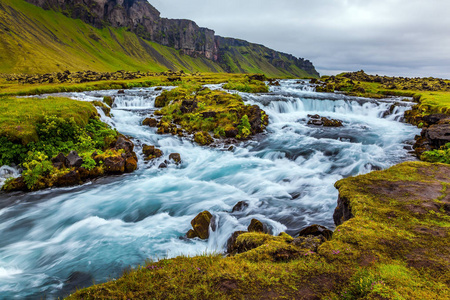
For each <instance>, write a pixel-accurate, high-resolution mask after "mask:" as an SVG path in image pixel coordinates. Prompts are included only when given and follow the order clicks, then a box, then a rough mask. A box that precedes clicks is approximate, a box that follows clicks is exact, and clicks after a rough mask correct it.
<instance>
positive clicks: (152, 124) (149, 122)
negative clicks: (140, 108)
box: [142, 118, 158, 127]
mask: <svg viewBox="0 0 450 300" xmlns="http://www.w3.org/2000/svg"><path fill="white" fill-rule="evenodd" d="M142 125H146V126H149V127H157V126H158V120H156V119H154V118H146V119H145V120H144V121H143V122H142Z"/></svg>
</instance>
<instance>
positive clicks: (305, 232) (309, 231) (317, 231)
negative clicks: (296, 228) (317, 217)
mask: <svg viewBox="0 0 450 300" xmlns="http://www.w3.org/2000/svg"><path fill="white" fill-rule="evenodd" d="M310 235H312V236H323V237H324V238H326V239H327V240H329V239H331V237H332V236H333V231H331V230H329V229H327V228H326V227H325V226H322V225H317V224H314V225H311V226H308V227H306V228H303V229H302V230H300V232H299V233H298V236H310Z"/></svg>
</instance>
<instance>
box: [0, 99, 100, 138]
mask: <svg viewBox="0 0 450 300" xmlns="http://www.w3.org/2000/svg"><path fill="white" fill-rule="evenodd" d="M96 114H97V111H96V109H95V108H94V106H93V105H92V104H91V103H89V102H82V101H76V100H71V99H67V98H62V97H49V98H45V99H39V98H13V97H3V98H0V136H5V137H7V138H8V139H9V140H11V141H16V142H19V143H21V144H24V145H26V144H28V143H29V142H37V141H38V136H37V132H36V124H37V123H39V122H42V121H44V117H45V116H51V115H55V116H58V117H61V118H63V119H71V118H73V119H74V120H75V122H76V124H77V125H78V126H82V127H84V126H86V124H87V123H88V120H89V118H91V117H92V116H93V115H96Z"/></svg>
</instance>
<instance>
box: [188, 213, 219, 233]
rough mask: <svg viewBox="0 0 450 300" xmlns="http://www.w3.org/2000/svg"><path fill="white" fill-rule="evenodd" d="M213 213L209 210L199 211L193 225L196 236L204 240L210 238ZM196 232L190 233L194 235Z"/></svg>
mask: <svg viewBox="0 0 450 300" xmlns="http://www.w3.org/2000/svg"><path fill="white" fill-rule="evenodd" d="M212 217H213V216H212V215H211V213H210V212H209V211H207V210H205V211H202V212H201V213H199V214H198V215H197V216H196V217H195V218H194V219H193V220H192V221H191V225H192V228H193V231H194V233H195V236H197V237H199V238H200V239H202V240H206V239H208V238H209V225H210V224H211V219H212ZM194 233H192V232H190V235H191V236H192V235H194Z"/></svg>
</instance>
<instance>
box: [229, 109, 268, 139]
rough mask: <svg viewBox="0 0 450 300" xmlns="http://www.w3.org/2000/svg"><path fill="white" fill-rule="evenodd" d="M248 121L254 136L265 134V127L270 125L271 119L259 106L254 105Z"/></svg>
mask: <svg viewBox="0 0 450 300" xmlns="http://www.w3.org/2000/svg"><path fill="white" fill-rule="evenodd" d="M248 121H249V123H250V127H251V130H252V134H257V133H260V132H263V129H264V126H265V125H267V124H268V123H269V117H268V116H267V115H266V114H265V112H264V111H263V110H262V109H261V108H259V106H258V105H252V106H251V107H250V110H249V113H248ZM225 134H226V133H225Z"/></svg>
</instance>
